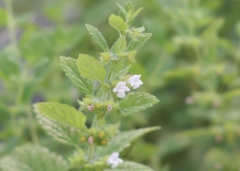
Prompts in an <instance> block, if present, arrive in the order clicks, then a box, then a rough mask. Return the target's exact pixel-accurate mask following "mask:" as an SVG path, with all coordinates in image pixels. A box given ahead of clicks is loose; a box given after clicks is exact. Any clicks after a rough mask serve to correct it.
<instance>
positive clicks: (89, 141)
mask: <svg viewBox="0 0 240 171" xmlns="http://www.w3.org/2000/svg"><path fill="white" fill-rule="evenodd" d="M88 143H89V144H92V143H93V137H92V136H91V137H89V138H88Z"/></svg>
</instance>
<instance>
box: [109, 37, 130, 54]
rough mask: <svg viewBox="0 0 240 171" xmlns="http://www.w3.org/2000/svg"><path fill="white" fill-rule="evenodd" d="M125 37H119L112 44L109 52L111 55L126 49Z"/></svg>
mask: <svg viewBox="0 0 240 171" xmlns="http://www.w3.org/2000/svg"><path fill="white" fill-rule="evenodd" d="M126 44H127V41H126V36H120V37H119V39H118V40H117V41H116V42H115V43H114V45H113V46H112V48H111V50H112V52H113V53H117V52H123V51H124V50H125V48H126Z"/></svg>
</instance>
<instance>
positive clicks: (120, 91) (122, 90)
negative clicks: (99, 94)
mask: <svg viewBox="0 0 240 171" xmlns="http://www.w3.org/2000/svg"><path fill="white" fill-rule="evenodd" d="M126 84H127V83H126V82H123V81H120V82H119V83H117V85H116V87H115V88H114V89H113V92H114V93H117V96H118V97H119V98H124V97H125V96H126V92H129V91H130V89H129V88H128V87H127V86H125V85H126Z"/></svg>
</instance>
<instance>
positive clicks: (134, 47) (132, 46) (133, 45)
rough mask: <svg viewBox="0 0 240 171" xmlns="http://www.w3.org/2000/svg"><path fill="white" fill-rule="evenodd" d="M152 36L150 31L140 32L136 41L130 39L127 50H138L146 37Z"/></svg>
mask: <svg viewBox="0 0 240 171" xmlns="http://www.w3.org/2000/svg"><path fill="white" fill-rule="evenodd" d="M151 36H152V34H151V33H144V34H142V36H141V37H139V38H138V40H137V41H132V42H131V43H130V44H129V46H128V50H129V51H132V50H138V49H140V48H141V47H142V46H143V45H144V44H145V43H146V42H147V41H148V39H149V38H150V37H151Z"/></svg>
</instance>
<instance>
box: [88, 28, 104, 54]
mask: <svg viewBox="0 0 240 171" xmlns="http://www.w3.org/2000/svg"><path fill="white" fill-rule="evenodd" d="M86 27H87V30H88V32H89V33H90V35H91V36H92V39H93V41H94V42H96V43H97V45H98V46H99V47H100V48H101V49H102V50H103V51H108V45H107V41H106V40H105V38H104V37H103V35H102V34H101V33H100V32H99V31H98V29H97V28H95V27H93V26H91V25H88V24H86Z"/></svg>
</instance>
